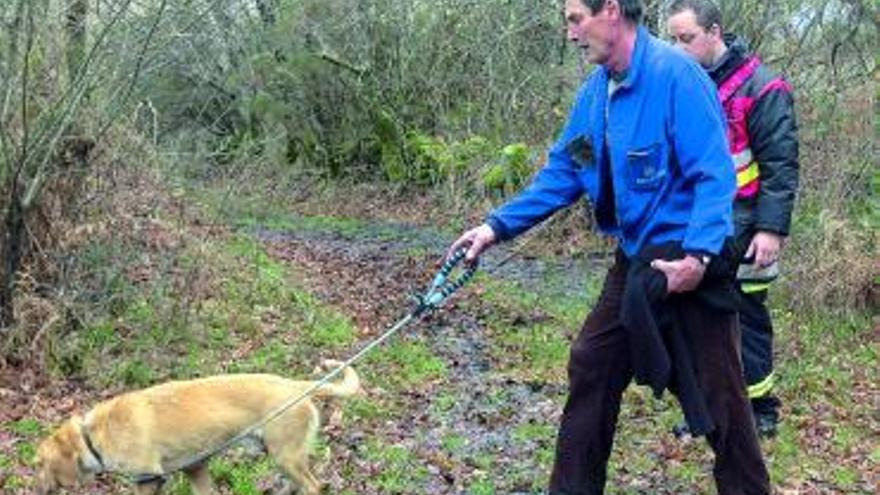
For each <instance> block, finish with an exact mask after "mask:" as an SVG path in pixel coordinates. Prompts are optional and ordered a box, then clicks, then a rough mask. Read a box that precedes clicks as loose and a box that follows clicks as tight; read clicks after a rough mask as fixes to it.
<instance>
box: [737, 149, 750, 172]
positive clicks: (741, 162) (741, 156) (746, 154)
mask: <svg viewBox="0 0 880 495" xmlns="http://www.w3.org/2000/svg"><path fill="white" fill-rule="evenodd" d="M751 161H752V149H751V148H746V149H744V150H742V151H740V152H739V153H734V154H733V164H734V165H736V169H737V170H740V169H741V168H743V167H745V166H746V165H748V164H749V163H751Z"/></svg>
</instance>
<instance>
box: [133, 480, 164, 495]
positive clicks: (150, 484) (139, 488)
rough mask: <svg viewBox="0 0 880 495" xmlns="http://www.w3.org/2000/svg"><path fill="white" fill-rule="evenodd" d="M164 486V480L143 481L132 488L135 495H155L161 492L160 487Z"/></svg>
mask: <svg viewBox="0 0 880 495" xmlns="http://www.w3.org/2000/svg"><path fill="white" fill-rule="evenodd" d="M164 484H165V480H163V479H157V480H155V481H144V482H142V483H138V484H136V485H135V486H134V492H135V493H137V495H156V494H157V493H159V492H160V491H162V485H164Z"/></svg>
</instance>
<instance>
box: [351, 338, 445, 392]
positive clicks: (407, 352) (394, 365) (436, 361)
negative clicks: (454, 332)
mask: <svg viewBox="0 0 880 495" xmlns="http://www.w3.org/2000/svg"><path fill="white" fill-rule="evenodd" d="M360 369H361V370H362V372H363V373H364V375H365V377H366V379H367V381H369V382H370V383H372V384H374V385H376V386H380V387H384V388H389V389H397V390H401V389H410V388H413V387H417V386H424V385H425V384H426V383H428V382H431V381H436V380H441V379H442V378H443V377H444V376H446V373H447V370H446V363H445V362H444V361H443V360H442V359H440V358H439V357H438V356H436V355H435V354H434V353H433V352H432V351H431V350H430V348H429V347H428V345H427V344H425V343H424V342H421V341H418V340H397V341H394V342H391V343H389V344H387V345H386V346H384V347H380V348H379V349H377V350H375V351H373V352H372V354H369V355H367V356H366V357H365V358H364V360H363V364H362V365H361V366H360Z"/></svg>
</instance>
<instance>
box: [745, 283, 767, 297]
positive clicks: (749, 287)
mask: <svg viewBox="0 0 880 495" xmlns="http://www.w3.org/2000/svg"><path fill="white" fill-rule="evenodd" d="M740 288H741V289H742V291H743V292H745V293H746V294H754V293H755V292H761V291H762V290H767V289H769V288H770V282H742V283H740Z"/></svg>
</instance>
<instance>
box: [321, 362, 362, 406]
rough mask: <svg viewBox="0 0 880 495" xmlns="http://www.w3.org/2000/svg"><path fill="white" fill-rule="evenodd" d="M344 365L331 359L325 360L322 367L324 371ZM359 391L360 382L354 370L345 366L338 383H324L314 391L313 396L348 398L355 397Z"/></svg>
mask: <svg viewBox="0 0 880 495" xmlns="http://www.w3.org/2000/svg"><path fill="white" fill-rule="evenodd" d="M343 364H344V363H343V362H342V361H336V360H333V359H327V360H325V361H324V362H323V363H322V365H323V366H324V368H325V369H336V368H338V367H340V366H342V365H343ZM360 391H361V380H360V378H358V374H357V373H355V371H354V368H352V367H351V366H347V367H346V368H345V369H344V370H342V380H340V381H338V382H331V383H325V384H323V385H321V386H320V387H319V388H318V389H317V390H316V391H315V395H317V396H318V397H330V398H333V397H350V396H352V395H356V394H357V393H359V392H360Z"/></svg>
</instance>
